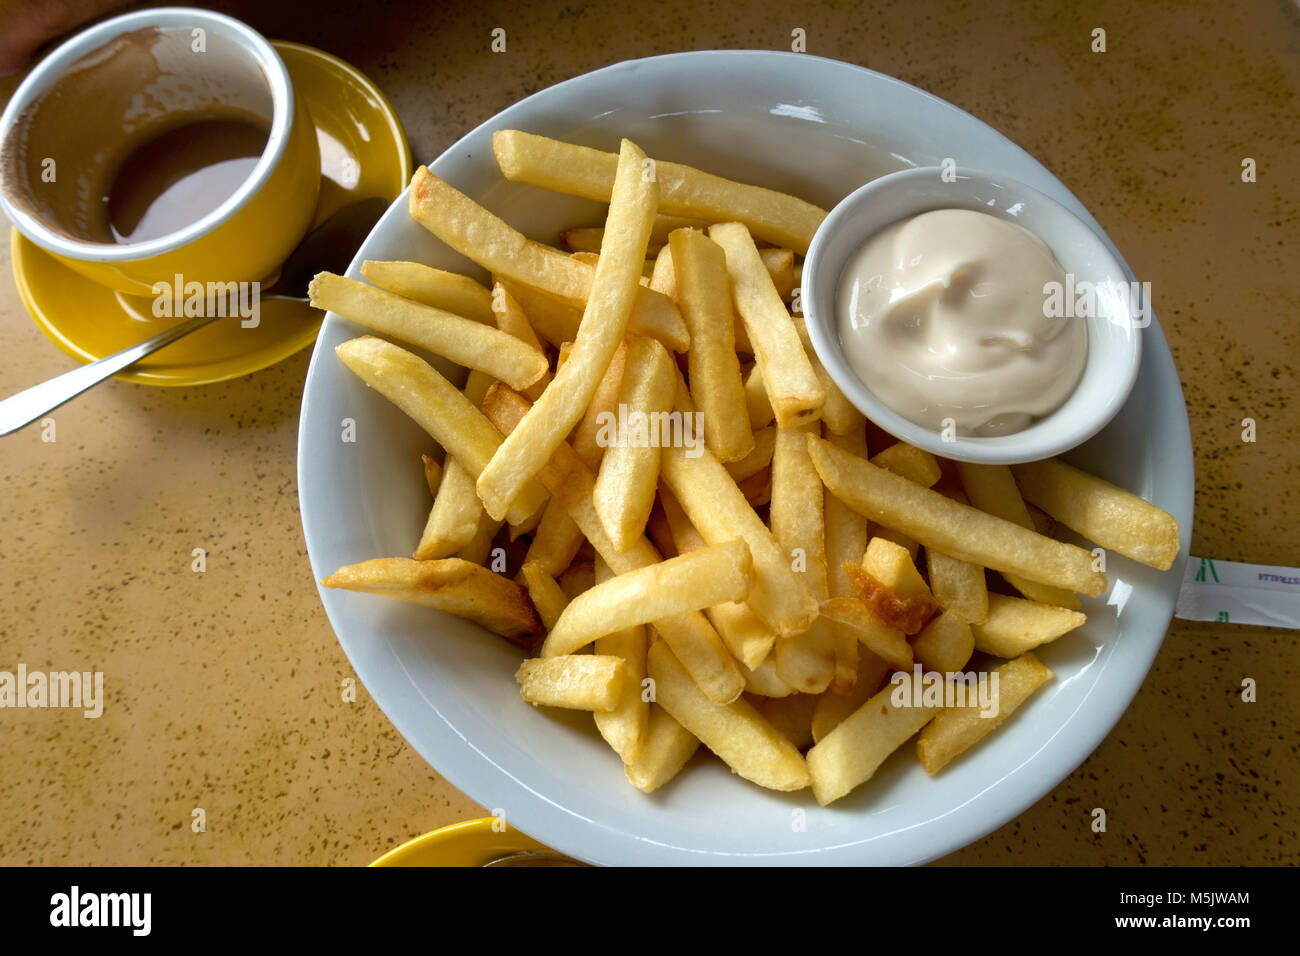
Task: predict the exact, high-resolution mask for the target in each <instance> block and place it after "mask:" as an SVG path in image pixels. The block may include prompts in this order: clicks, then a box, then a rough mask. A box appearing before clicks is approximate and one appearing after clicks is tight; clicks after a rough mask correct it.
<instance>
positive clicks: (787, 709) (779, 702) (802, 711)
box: [754, 694, 817, 751]
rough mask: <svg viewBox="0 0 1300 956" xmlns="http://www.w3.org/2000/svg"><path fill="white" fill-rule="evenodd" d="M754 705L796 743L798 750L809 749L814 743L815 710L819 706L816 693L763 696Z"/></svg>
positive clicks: (786, 737)
mask: <svg viewBox="0 0 1300 956" xmlns="http://www.w3.org/2000/svg"><path fill="white" fill-rule="evenodd" d="M754 706H755V707H756V708H758V712H759V713H760V714H762V715H763V716H764V717H765V718H766V719H767V721H768V723H770V724H771V725H772V726H773V727H775V728H776V729H777V731H778V732H779V733H780V734H781V736H783V737H785V739H786V740H788V741H790V743H792V744H794V747H795V749H796V750H801V751H802V750H807V749H808V748H809V747H811V746H812V745H813V735H812V721H813V711H814V710H816V708H817V697H816V696H815V695H813V694H790V695H789V696H788V697H763V698H760V699H758V700H756V701H754Z"/></svg>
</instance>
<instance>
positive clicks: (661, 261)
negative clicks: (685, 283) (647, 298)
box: [650, 246, 680, 305]
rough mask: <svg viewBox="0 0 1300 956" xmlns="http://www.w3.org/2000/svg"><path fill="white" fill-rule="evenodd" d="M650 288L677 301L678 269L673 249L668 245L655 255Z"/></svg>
mask: <svg viewBox="0 0 1300 956" xmlns="http://www.w3.org/2000/svg"><path fill="white" fill-rule="evenodd" d="M650 288H651V289H653V290H654V291H655V292H658V293H661V294H662V295H666V296H668V298H670V299H672V300H673V302H677V271H676V269H675V268H674V267H673V253H672V249H670V248H669V247H668V246H664V247H663V248H662V249H660V250H659V252H658V254H657V255H656V256H655V264H654V267H653V268H652V269H651V270H650ZM679 305H680V303H679Z"/></svg>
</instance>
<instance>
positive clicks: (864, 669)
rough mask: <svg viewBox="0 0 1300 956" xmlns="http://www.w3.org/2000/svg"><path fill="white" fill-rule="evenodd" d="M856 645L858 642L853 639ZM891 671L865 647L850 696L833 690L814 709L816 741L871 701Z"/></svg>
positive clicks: (881, 659) (813, 730) (813, 729)
mask: <svg viewBox="0 0 1300 956" xmlns="http://www.w3.org/2000/svg"><path fill="white" fill-rule="evenodd" d="M854 643H857V639H856V638H855V639H854ZM891 670H892V668H891V667H890V666H889V664H887V663H886V662H885V659H884V658H883V657H879V656H877V655H876V654H873V653H871V651H869V650H867V649H866V648H865V647H864V648H862V649H861V652H860V653H859V654H858V673H857V678H856V679H855V680H854V682H853V689H852V690H850V691H849V692H848V693H847V694H836V693H834V688H832V689H831V690H829V691H827V692H826V693H824V694H821V695H820V696H818V698H817V707H816V708H815V709H814V710H813V719H812V735H813V742H814V743H816V742H817V741H819V740H821V739H822V738H823V737H825V736H826V735H827V734H829V733H830V732H831V731H832V730H834V729H835V728H836V727H838V726H839V725H840V723H841V722H842V721H843V720H844V719H845V718H846V717H848V716H849V715H850V714H852V713H853V712H854V711H855V710H857V709H858V708H859V707H861V706H862V705H863V704H865V703H866V702H867V700H868V699H869V698H871V697H872V696H873V695H874V694H875V693H876V691H878V690H880V685H881V684H882V683H884V680H885V677H886V676H888V675H889V673H890V671H891Z"/></svg>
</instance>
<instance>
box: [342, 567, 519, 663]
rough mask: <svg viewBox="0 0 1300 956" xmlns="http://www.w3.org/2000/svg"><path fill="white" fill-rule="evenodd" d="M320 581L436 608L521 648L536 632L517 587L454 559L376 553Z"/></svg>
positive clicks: (489, 572) (490, 573) (485, 569)
mask: <svg viewBox="0 0 1300 956" xmlns="http://www.w3.org/2000/svg"><path fill="white" fill-rule="evenodd" d="M321 586H322V587H327V588H342V589H344V590H348V591H361V592H363V593H366V594H375V595H378V596H380V597H386V598H392V599H394V600H397V601H406V602H408V603H411V604H423V605H424V606H425V607H432V608H437V609H438V610H440V611H446V612H447V613H448V614H454V615H456V616H457V617H463V618H467V619H468V620H471V621H474V622H475V623H477V624H481V625H483V626H484V627H485V628H487V629H488V630H489V631H493V632H495V633H497V634H500V635H501V636H502V637H504V638H506V639H507V640H509V641H510V642H511V643H514V644H518V645H520V646H521V647H531V646H532V645H533V644H534V643H535V638H536V637H537V636H538V635H540V634H541V633H542V622H541V620H539V619H538V617H537V612H536V611H535V610H534V609H533V603H532V601H530V600H529V598H528V594H527V592H526V591H524V589H523V588H522V587H520V586H519V585H518V584H515V582H513V581H511V580H510V579H509V578H506V577H503V576H502V575H500V574H493V573H492V572H491V571H489V570H488V569H487V568H484V567H480V566H479V565H477V564H472V563H470V562H469V561H462V560H461V559H460V558H444V559H442V560H441V561H415V560H412V559H411V558H376V559H374V560H372V561H362V562H361V563H360V564H349V565H347V566H345V567H342V568H339V569H338V570H337V571H335V572H334V573H333V574H331V575H330V576H329V577H327V578H325V580H323V581H321Z"/></svg>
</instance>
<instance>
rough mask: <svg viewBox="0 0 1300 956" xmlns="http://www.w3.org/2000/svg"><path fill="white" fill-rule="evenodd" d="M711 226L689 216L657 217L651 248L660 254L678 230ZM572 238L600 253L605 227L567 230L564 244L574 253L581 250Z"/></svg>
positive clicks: (591, 250)
mask: <svg viewBox="0 0 1300 956" xmlns="http://www.w3.org/2000/svg"><path fill="white" fill-rule="evenodd" d="M708 225H709V224H708V223H707V222H705V221H704V220H703V219H692V218H690V217H689V216H665V215H663V214H662V213H661V214H657V215H656V216H655V221H654V225H653V226H652V227H651V228H650V248H652V249H654V250H655V253H658V252H659V251H660V250H662V249H663V247H664V246H666V245H667V244H668V237H669V236H670V235H672V234H673V232H675V231H676V230H678V229H704V228H706V227H707V226H708ZM570 236H572V237H573V240H574V242H576V243H577V244H578V245H579V246H582V247H584V248H585V249H587V250H588V251H590V252H595V253H599V252H600V241H601V239H603V238H604V236H605V227H604V226H594V227H580V228H578V229H566V230H565V231H564V234H563V238H564V243H565V245H567V246H568V247H569V248H570V249H573V251H574V252H578V251H579V250H578V249H577V248H575V247H574V246H573V245H572V244H570V242H569V237H570Z"/></svg>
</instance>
